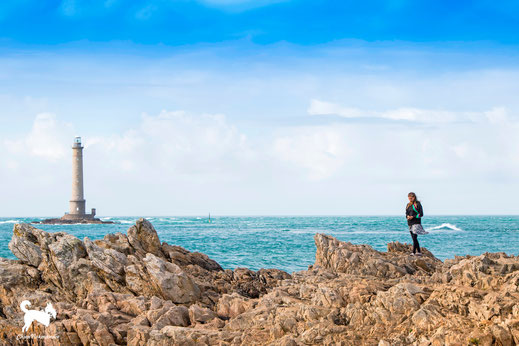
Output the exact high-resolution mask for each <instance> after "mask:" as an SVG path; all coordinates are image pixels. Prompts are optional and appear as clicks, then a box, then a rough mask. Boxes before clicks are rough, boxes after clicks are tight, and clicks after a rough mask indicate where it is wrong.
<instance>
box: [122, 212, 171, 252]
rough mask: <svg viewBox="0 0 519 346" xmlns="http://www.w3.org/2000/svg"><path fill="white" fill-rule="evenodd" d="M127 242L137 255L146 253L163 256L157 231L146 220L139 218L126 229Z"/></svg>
mask: <svg viewBox="0 0 519 346" xmlns="http://www.w3.org/2000/svg"><path fill="white" fill-rule="evenodd" d="M128 242H129V243H130V245H131V246H132V247H133V248H134V249H135V250H136V252H137V253H138V254H142V255H143V256H145V255H146V254H147V253H151V254H153V255H155V256H160V257H162V256H164V255H163V253H162V248H161V244H160V240H159V236H158V235H157V231H156V230H155V228H154V227H153V225H152V224H151V223H150V222H149V221H148V220H146V219H143V218H140V219H139V220H137V222H136V223H135V225H133V226H132V227H130V229H128Z"/></svg>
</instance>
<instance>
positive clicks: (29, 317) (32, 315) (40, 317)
mask: <svg viewBox="0 0 519 346" xmlns="http://www.w3.org/2000/svg"><path fill="white" fill-rule="evenodd" d="M27 306H31V302H30V301H28V300H24V301H23V302H22V303H21V304H20V309H22V311H23V312H25V315H24V316H23V321H24V323H25V324H24V325H23V328H22V332H26V331H27V329H29V327H30V326H31V323H32V321H38V322H40V323H41V324H43V325H44V326H45V327H48V326H49V323H50V317H51V316H52V317H54V318H56V310H54V308H53V307H52V304H51V303H48V304H47V306H46V307H45V310H44V311H40V310H27Z"/></svg>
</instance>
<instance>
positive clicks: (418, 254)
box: [415, 252, 423, 256]
mask: <svg viewBox="0 0 519 346" xmlns="http://www.w3.org/2000/svg"><path fill="white" fill-rule="evenodd" d="M415 256H423V254H422V253H421V252H418V253H417V254H416V255H415Z"/></svg>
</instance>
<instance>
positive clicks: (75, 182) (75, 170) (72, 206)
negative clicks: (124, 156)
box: [62, 137, 96, 220]
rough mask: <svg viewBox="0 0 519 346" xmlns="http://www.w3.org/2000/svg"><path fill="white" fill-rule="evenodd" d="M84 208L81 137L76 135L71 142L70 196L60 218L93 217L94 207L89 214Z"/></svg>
mask: <svg viewBox="0 0 519 346" xmlns="http://www.w3.org/2000/svg"><path fill="white" fill-rule="evenodd" d="M85 209H86V201H85V196H84V189H83V145H82V144H81V137H76V138H74V143H73V144H72V196H71V198H70V202H69V212H68V213H66V214H65V215H64V216H63V217H62V219H65V220H83V219H93V218H94V217H95V214H96V210H95V208H92V212H91V213H90V214H86V213H85Z"/></svg>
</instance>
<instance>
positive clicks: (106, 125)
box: [0, 0, 519, 217]
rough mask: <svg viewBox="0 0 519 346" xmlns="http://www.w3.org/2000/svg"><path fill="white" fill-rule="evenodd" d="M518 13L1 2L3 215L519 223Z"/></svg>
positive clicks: (512, 4)
mask: <svg viewBox="0 0 519 346" xmlns="http://www.w3.org/2000/svg"><path fill="white" fill-rule="evenodd" d="M518 25H519V5H518V3H517V2H516V1H500V2H499V4H496V3H495V2H492V1H486V0H480V1H458V2H454V3H453V2H451V1H406V0H395V1H334V0H320V1H315V0H314V1H309V0H261V1H257V0H254V1H252V0H250V1H248V0H198V1H197V0H176V1H173V0H155V1H149V0H148V1H144V0H139V1H122V0H98V1H92V0H89V1H86V0H62V1H58V0H55V1H50V0H49V1H37V0H23V1H15V0H7V1H3V2H2V3H1V4H0V181H1V182H2V183H1V193H0V216H6V217H7V216H60V215H61V214H62V213H63V212H64V211H66V210H68V200H69V199H70V185H71V172H70V171H71V149H70V145H71V143H72V141H73V138H74V136H75V135H80V136H82V138H83V142H84V144H85V149H84V157H85V159H84V161H85V162H84V164H85V191H86V192H85V197H86V200H87V208H91V207H96V208H97V209H98V214H100V215H101V216H109V215H132V216H139V215H206V214H207V212H209V211H210V212H211V213H212V214H214V215H280V214H281V215H287V214H288V215H327V214H332V215H393V214H394V215H397V214H400V213H402V209H403V207H404V204H405V202H406V199H407V193H408V192H409V191H415V192H416V193H417V194H418V196H419V198H420V199H422V201H423V203H424V209H425V211H426V213H429V214H517V203H516V201H515V198H516V195H517V194H518V193H519V183H518V180H517V177H518V176H519V98H518V97H517V95H519V59H518V58H519V35H518V34H519V30H518V29H519V26H518Z"/></svg>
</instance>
